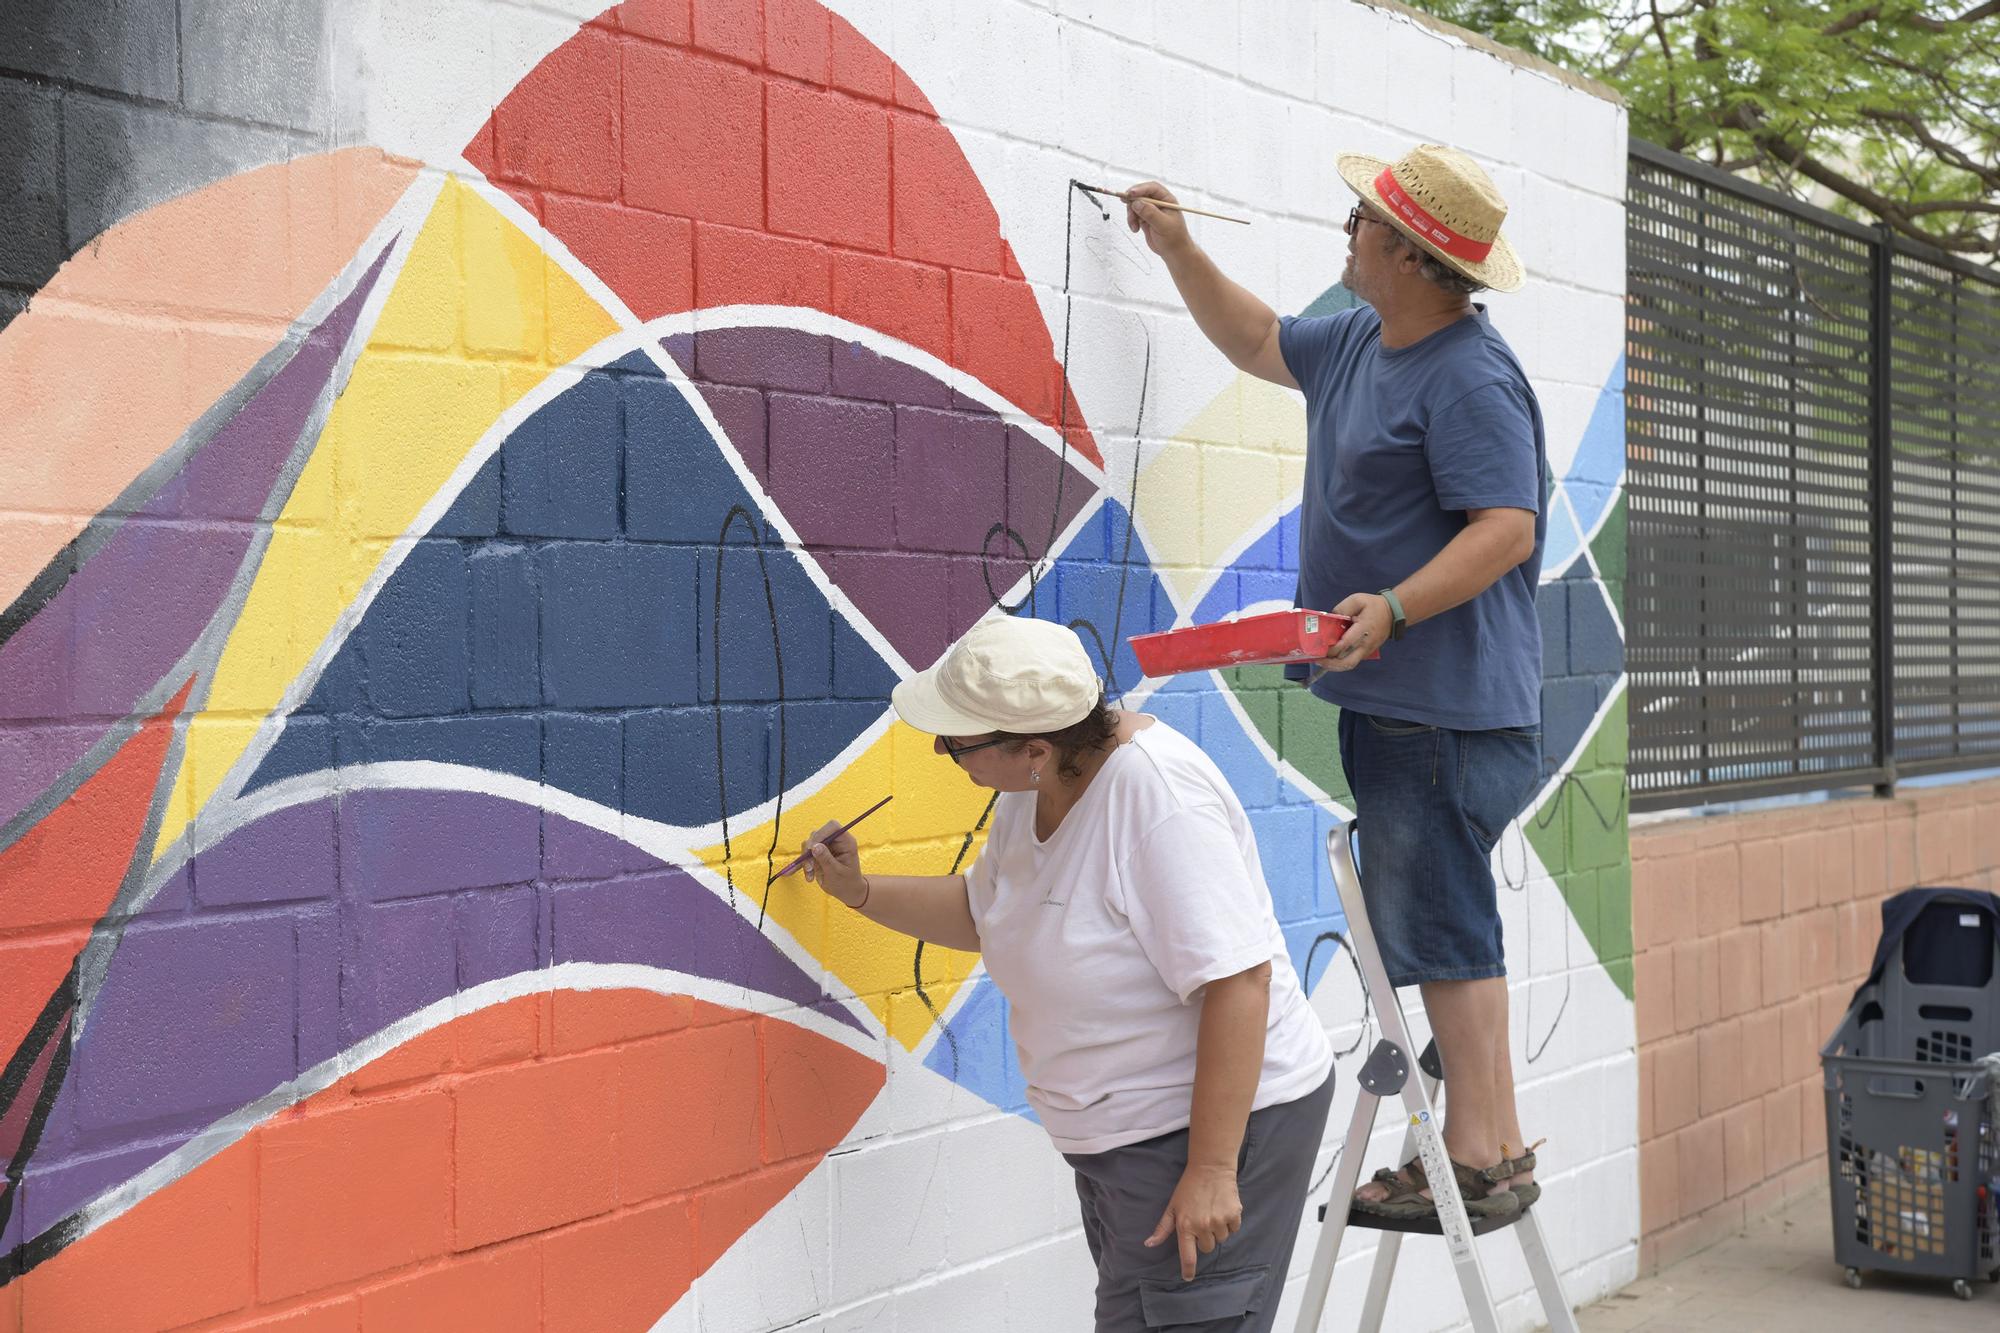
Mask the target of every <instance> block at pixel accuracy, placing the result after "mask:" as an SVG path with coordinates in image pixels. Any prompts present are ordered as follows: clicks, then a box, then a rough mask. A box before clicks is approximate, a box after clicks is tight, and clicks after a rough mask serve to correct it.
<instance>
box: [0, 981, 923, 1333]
mask: <svg viewBox="0 0 2000 1333" xmlns="http://www.w3.org/2000/svg"><path fill="white" fill-rule="evenodd" d="M543 998H544V997H542V996H540V995H528V996H522V997H520V998H517V999H514V1000H509V1001H506V1002H503V1003H501V1004H497V1005H492V1006H489V1007H488V1008H486V1009H482V1010H480V1011H478V1012H476V1013H473V1014H468V1015H466V1016H465V1017H463V1018H460V1019H458V1020H455V1021H454V1022H453V1023H450V1024H447V1025H445V1026H444V1027H442V1028H439V1029H435V1030H434V1031H433V1033H432V1034H430V1035H431V1036H432V1037H437V1036H438V1035H439V1034H444V1033H450V1034H451V1036H452V1040H441V1039H440V1040H430V1041H422V1040H420V1041H419V1042H413V1043H409V1045H411V1046H419V1047H420V1048H421V1049H423V1050H426V1051H428V1052H429V1058H430V1060H431V1063H432V1071H431V1074H430V1076H429V1077H430V1079H431V1080H434V1081H433V1082H428V1083H426V1085H425V1086H424V1087H422V1088H420V1089H418V1090H416V1091H415V1092H411V1091H410V1090H407V1089H406V1090H401V1091H398V1092H394V1093H384V1094H377V1095H372V1096H365V1097H357V1096H356V1095H355V1093H354V1092H353V1091H352V1086H351V1084H350V1083H349V1082H342V1083H337V1084H335V1085H334V1086H333V1087H331V1088H329V1089H327V1090H326V1091H325V1092H322V1093H320V1094H318V1095H317V1096H315V1097H312V1098H310V1099H308V1100H307V1101H305V1102H302V1103H300V1104H299V1105H298V1106H297V1107H294V1108H293V1109H291V1110H290V1111H287V1112H285V1113H283V1114H281V1115H280V1116H279V1117H277V1118H276V1119H274V1120H272V1121H270V1122H267V1123H266V1124H264V1125H263V1126H260V1127H259V1128H258V1129H257V1130H255V1131H253V1132H252V1133H251V1134H250V1135H248V1136H246V1137H245V1138H244V1139H242V1140H241V1141H239V1142H237V1143H235V1144H232V1145H231V1146H229V1147H227V1148H225V1149H223V1150H222V1151H221V1152H220V1153H218V1154H217V1155H216V1156H215V1157H213V1158H211V1159H210V1160H209V1161H207V1162H205V1163H203V1164H202V1165H201V1166H199V1167H196V1168H195V1169H194V1170H193V1171H191V1172H189V1173H188V1174H187V1175H186V1176H184V1177H182V1178H181V1179H179V1180H177V1181H174V1182H173V1183H171V1184H169V1185H166V1186H164V1187H163V1188H161V1189H159V1190H157V1191H156V1192H154V1193H153V1194H152V1195H150V1196H148V1197H147V1198H145V1199H142V1200H141V1201H140V1202H139V1203H138V1204H137V1205H135V1206H134V1207H133V1208H132V1209H131V1210H130V1211H128V1212H126V1213H125V1214H123V1215H121V1216H120V1217H117V1218H115V1219H113V1220H112V1221H110V1222H107V1223H106V1224H104V1225H103V1226H102V1227H100V1228H98V1229H97V1230H96V1231H93V1232H92V1233H90V1234H89V1235H87V1236H85V1237H84V1238H83V1239H82V1240H80V1241H77V1242H76V1243H75V1244H73V1245H71V1246H70V1247H68V1248H67V1249H65V1250H63V1251H62V1252H60V1253H58V1254H57V1255H56V1256H55V1257H53V1258H51V1259H50V1260H48V1261H47V1262H45V1263H43V1264H41V1265H40V1266H38V1267H37V1268H35V1269H34V1270H33V1271H31V1272H30V1273H29V1274H28V1275H27V1276H26V1277H24V1278H22V1279H20V1280H19V1281H17V1282H16V1283H14V1284H13V1285H12V1286H11V1287H8V1288H0V1297H4V1296H5V1295H7V1294H9V1293H12V1294H14V1295H15V1298H16V1299H18V1300H21V1301H22V1302H23V1303H24V1309H25V1312H26V1317H27V1319H28V1321H29V1323H30V1326H32V1327H44V1326H46V1327H50V1328H72V1327H75V1328H117V1329H120V1330H128V1329H129V1330H132V1331H133V1333H139V1331H140V1330H145V1329H154V1328H164V1327H171V1326H174V1325H178V1324H181V1323H185V1322H191V1321H194V1320H201V1319H214V1320H216V1321H217V1322H216V1323H214V1324H212V1325H210V1326H211V1327H230V1328H236V1327H243V1326H246V1325H254V1326H256V1327H270V1328H274V1329H278V1328H282V1329H286V1330H288V1333H289V1331H290V1330H293V1329H295V1328H296V1329H312V1330H315V1331H317V1330H319V1329H322V1328H324V1329H327V1330H333V1329H343V1330H344V1329H351V1328H353V1327H354V1324H353V1322H352V1318H353V1315H352V1311H353V1306H352V1305H351V1304H350V1303H345V1302H344V1300H343V1298H344V1297H345V1296H346V1295H347V1292H346V1290H345V1289H346V1288H348V1287H352V1286H354V1285H356V1284H364V1285H363V1289H362V1290H361V1291H360V1293H359V1296H360V1302H361V1320H362V1324H363V1326H364V1327H383V1328H389V1327H398V1328H409V1327H480V1328H499V1327H509V1326H511V1325H510V1324H505V1323H503V1322H502V1317H503V1316H504V1317H505V1318H506V1319H513V1318H516V1317H519V1318H520V1321H521V1323H522V1326H524V1327H528V1326H533V1323H534V1321H533V1319H531V1318H529V1317H528V1316H529V1315H531V1314H534V1313H535V1312H536V1311H537V1310H539V1311H540V1313H541V1316H542V1318H543V1320H544V1326H545V1327H547V1328H549V1329H569V1328H619V1327H631V1328H640V1329H642V1328H645V1327H648V1326H649V1325H650V1324H651V1323H652V1322H654V1320H656V1319H657V1318H658V1317H659V1316H660V1315H661V1314H663V1313H665V1312H666V1311H667V1310H668V1309H670V1308H671V1307H672V1306H673V1305H674V1303H675V1302H676V1301H678V1300H679V1299H680V1297H681V1296H682V1295H683V1294H684V1293H685V1292H686V1291H687V1289H688V1287H689V1285H690V1284H691V1283H692V1282H693V1281H694V1279H695V1278H696V1277H698V1276H700V1275H701V1273H702V1272H703V1271H705V1270H706V1269H707V1268H708V1266H709V1265H710V1264H712V1263H713V1262H714V1260H715V1259H716V1258H717V1257H718V1256H719V1255H721V1254H722V1253H723V1252H724V1251H726V1250H727V1249H728V1248H729V1247H730V1246H731V1245H733V1244H734V1243H735V1242H736V1240H737V1239H739V1238H740V1237H741V1236H742V1234H743V1233H744V1232H745V1231H746V1230H748V1229H749V1228H750V1227H751V1226H752V1225H754V1224H755V1223H756V1221H757V1219H758V1218H760V1217H762V1216H763V1215H764V1214H765V1213H766V1212H768V1211H769V1210H770V1209H771V1207H772V1206H773V1205H774V1204H776V1203H777V1202H778V1201H779V1200H781V1199H783V1198H784V1197H785V1195H786V1194H787V1193H789V1192H790V1191H791V1190H792V1189H793V1188H794V1187H795V1186H796V1185H797V1183H798V1182H799V1181H800V1180H801V1179H803V1178H804V1177H805V1176H806V1174H807V1173H809V1172H810V1171H811V1170H812V1169H813V1168H814V1166H816V1165H817V1164H818V1162H819V1161H820V1159H821V1158H823V1157H824V1156H825V1154H826V1152H827V1150H828V1149H830V1148H832V1147H834V1146H835V1145H837V1144H838V1143H839V1142H840V1141H841V1139H842V1138H844V1137H845V1136H846V1135H847V1133H848V1131H849V1130H851V1129H852V1128H853V1126H854V1123H855V1121H856V1120H858V1119H859V1118H860V1116H861V1113H862V1112H863V1111H864V1110H866V1109H867V1107H868V1104H869V1103H870V1102H872V1101H873V1100H874V1099H875V1096H876V1095H877V1093H879V1092H880V1091H881V1088H882V1084H883V1079H884V1070H883V1067H882V1066H881V1065H880V1064H879V1063H878V1062H876V1061H875V1060H873V1059H871V1058H869V1057H868V1056H866V1055H863V1054H860V1053H858V1052H856V1051H853V1050H850V1049H849V1048H848V1047H846V1046H844V1045H842V1044H841V1043H839V1042H836V1041H831V1040H829V1039H827V1038H825V1037H822V1036H820V1035H818V1034H817V1033H814V1032H810V1031H808V1030H806V1029H804V1028H800V1027H797V1026H794V1025H793V1024H791V1023H787V1022H785V1021H784V1020H782V1019H779V1018H771V1017H764V1016H756V1015H750V1014H745V1013H742V1012H740V1011H735V1010H731V1009H727V1008H724V1007H721V1006H717V1005H711V1004H707V1003H704V1002H701V1001H696V1000H691V999H689V998H688V997H685V996H672V995H655V994H652V993H650V992H637V991H560V992H557V998H558V1003H556V1004H555V1005H554V1010H555V1012H556V1013H558V1014H562V1015H565V1021H567V1023H568V1024H569V1025H570V1030H571V1031H572V1032H573V1033H575V1034H578V1035H582V1034H589V1035H593V1036H599V1037H606V1038H612V1039H615V1038H616V1036H617V1034H619V1033H621V1032H662V1033H665V1034H667V1035H665V1036H657V1037H647V1038H644V1039H643V1040H642V1042H641V1043H640V1044H641V1045H642V1046H646V1047H652V1046H664V1045H670V1044H672V1043H675V1042H684V1041H686V1040H687V1039H689V1038H694V1037H697V1036H700V1035H702V1034H710V1035H709V1036H708V1037H707V1039H706V1040H705V1041H704V1042H702V1043H698V1044H690V1045H687V1046H686V1047H685V1048H683V1049H682V1050H681V1055H682V1057H683V1058H682V1060H681V1061H680V1063H679V1065H678V1067H677V1070H678V1072H677V1073H676V1074H675V1077H676V1078H677V1079H678V1080H679V1081H680V1082H681V1083H683V1084H685V1089H684V1090H683V1091H682V1092H681V1093H679V1094H677V1096H676V1099H675V1100H676V1104H683V1105H684V1104H688V1103H690V1102H692V1101H693V1100H694V1099H695V1097H697V1096H701V1095H705V1096H707V1097H709V1098H710V1099H713V1100H715V1101H718V1102H721V1103H723V1104H726V1105H729V1106H732V1107H737V1108H743V1107H746V1106H747V1108H748V1109H747V1110H740V1112H739V1117H738V1119H737V1120H736V1121H735V1122H734V1123H733V1125H727V1126H722V1127H721V1129H722V1131H723V1140H722V1143H721V1144H720V1145H717V1142H716V1140H714V1139H713V1138H711V1139H710V1140H709V1142H710V1143H711V1145H712V1146H717V1147H718V1150H726V1151H728V1152H729V1153H730V1155H731V1156H730V1160H731V1161H732V1162H735V1163H738V1164H746V1165H745V1166H744V1169H743V1170H742V1171H741V1172H740V1173H738V1174H735V1175H732V1176H730V1177H729V1178H728V1179H726V1180H721V1181H715V1182H711V1183H709V1184H707V1185H706V1186H705V1187H703V1188H701V1189H697V1190H694V1191H692V1192H689V1193H682V1194H676V1195H673V1196H671V1197H670V1198H667V1199H664V1200H656V1201H648V1202H645V1203H643V1204H642V1205H641V1206H638V1207H629V1206H622V1205H621V1204H620V1203H619V1202H618V1201H616V1200H614V1199H613V1198H612V1197H611V1196H610V1193H609V1188H608V1184H607V1183H600V1182H608V1181H609V1179H610V1178H611V1174H612V1173H611V1169H610V1164H612V1163H614V1162H616V1161H619V1157H618V1154H619V1153H620V1152H622V1151H624V1149H625V1148H626V1147H627V1144H626V1142H625V1140H627V1139H629V1138H630V1137H631V1136H633V1135H642V1136H644V1137H646V1138H648V1139H651V1140H653V1141H655V1143H656V1144H657V1143H658V1142H664V1141H668V1140H673V1139H675V1138H677V1137H678V1136H679V1135H680V1134H682V1133H683V1131H684V1130H685V1128H686V1127H685V1126H684V1125H681V1124H677V1123H674V1122H672V1121H659V1120H654V1121H651V1122H639V1121H634V1120H628V1119H625V1118H621V1117H620V1116H618V1115H617V1114H615V1111H614V1100H613V1098H612V1096H611V1094H612V1092H613V1090H614V1089H615V1088H616V1086H617V1085H616V1082H615V1079H616V1075H617V1073H618V1067H617V1063H616V1062H617V1061H618V1059H619V1057H620V1056H621V1055H623V1054H624V1053H625V1052H624V1050H622V1049H610V1050H602V1051H597V1052H594V1053H590V1054H585V1055H581V1056H574V1057H569V1058H562V1059H553V1060H540V1061H530V1062H526V1063H521V1064H516V1065H511V1066H506V1067H503V1068H499V1069H488V1070H482V1071H479V1072H477V1073H471V1074H467V1073H462V1072H456V1071H455V1070H454V1068H453V1066H452V1063H451V1062H452V1061H453V1059H454V1058H455V1056H454V1052H456V1051H459V1050H461V1049H462V1048H463V1047H464V1046H466V1045H468V1044H469V1045H472V1046H474V1047H484V1046H486V1045H487V1044H489V1042H490V1040H491V1038H490V1036H479V1035H477V1032H476V1030H479V1029H490V1030H491V1031H492V1032H507V1031H513V1030H517V1028H518V1025H519V1024H520V1023H521V1022H522V1015H523V1014H524V1013H530V1012H535V1006H536V1005H537V1004H538V1003H539V1002H540V1001H541V1000H542V999H543ZM454 1030H457V1031H454ZM467 1034H473V1035H472V1037H471V1039H470V1041H466V1040H461V1038H465V1037H466V1036H467ZM394 1054H395V1053H394V1052H391V1053H387V1054H385V1056H383V1057H380V1058H390V1057H391V1056H393V1055H394ZM405 1072H406V1073H407V1072H409V1070H408V1068H407V1067H406V1070H405ZM716 1078H727V1079H732V1080H740V1081H742V1082H743V1083H744V1084H745V1085H746V1089H747V1096H745V1095H742V1094H739V1093H735V1092H732V1090H731V1089H730V1088H729V1087H727V1086H716V1085H715V1084H714V1083H713V1082H712V1081H711V1080H714V1079H716ZM766 1121H771V1122H775V1123H778V1124H781V1125H782V1126H783V1138H782V1145H783V1151H784V1152H785V1153H787V1154H788V1156H786V1157H785V1159H784V1160H783V1161H782V1162H781V1163H780V1164H778V1165H775V1166H766V1165H760V1164H759V1162H758V1159H759V1157H760V1156H764V1155H766V1152H767V1149H766V1147H765V1145H766V1143H767V1139H766V1138H765V1136H764V1135H763V1133H762V1125H763V1123H764V1122H766ZM731 1136H733V1137H734V1139H735V1140H736V1141H737V1143H736V1145H735V1146H731V1145H730V1144H729V1139H730V1137H731ZM745 1144H747V1151H746V1149H745V1148H744V1147H743V1146H741V1145H745ZM524 1158H525V1159H527V1160H524ZM454 1171H455V1174H453V1172H454ZM561 1176H571V1177H580V1179H571V1180H562V1179H558V1177H561ZM551 1196H553V1197H551ZM253 1197H254V1202H255V1216H256V1218H257V1224H256V1226H255V1228H254V1230H253V1227H252V1223H251V1218H252V1215H253V1214H252V1203H253ZM454 1209H455V1210H456V1213H457V1218H458V1226H459V1231H460V1234H459V1235H458V1236H457V1238H456V1248H454V1243H453V1240H452V1238H451V1237H450V1235H449V1232H448V1226H447V1223H446V1222H445V1220H444V1219H445V1218H446V1217H447V1216H448V1215H449V1214H450V1213H451V1212H452V1211H453V1210H454ZM584 1209H589V1210H592V1211H591V1212H589V1213H587V1214H585V1213H582V1212H581V1210H584ZM551 1212H554V1213H558V1214H560V1213H569V1214H577V1215H578V1218H579V1220H577V1221H574V1222H568V1223H559V1222H556V1221H553V1220H552V1219H551ZM468 1214H469V1215H470V1216H469V1218H468ZM468 1223H470V1226H471V1230H472V1234H467V1228H468ZM508 1228H516V1229H519V1228H526V1229H527V1230H531V1231H533V1232H534V1233H535V1234H534V1235H532V1236H526V1235H524V1238H523V1239H522V1240H520V1241H518V1242H509V1243H503V1244H499V1245H490V1244H487V1243H486V1241H485V1240H483V1239H482V1238H481V1235H480V1234H479V1233H480V1232H481V1231H482V1230H483V1231H485V1232H494V1231H496V1230H505V1229H508ZM517 1234H519V1233H517ZM474 1246H483V1248H479V1249H478V1250H477V1251H476V1253H466V1252H465V1251H467V1250H469V1249H472V1248H473V1247H474ZM253 1265H254V1269H255V1274H256V1279H257V1284H256V1288H255V1291H254V1298H255V1300H254V1303H253V1291H252V1286H251V1277H252V1272H253ZM538 1283H539V1288H537V1284H538ZM329 1288H331V1289H332V1290H330V1291H329V1290H328V1289H329ZM538 1289H539V1292H540V1296H539V1298H537V1297H536V1296H535V1294H534V1293H535V1292H536V1291H537V1290H538ZM489 1299H491V1300H492V1302H493V1304H492V1305H491V1307H490V1308H489V1306H488V1305H487V1304H486V1302H487V1301H488V1300H489ZM302 1302H303V1304H302ZM4 1308H5V1307H4V1306H0V1309H4ZM471 1309H477V1310H480V1311H482V1312H486V1313H482V1315H481V1316H480V1317H478V1318H474V1319H471V1320H470V1321H468V1320H466V1319H465V1318H463V1317H458V1316H460V1315H462V1312H463V1311H466V1310H471ZM442 1312H452V1313H453V1314H454V1317H453V1318H451V1319H450V1320H449V1321H447V1320H446V1319H445V1317H444V1314H443V1313H442ZM489 1316H490V1317H489ZM38 1319H40V1320H42V1321H44V1322H41V1323H37V1322H36V1321H37V1320H38ZM322 1320H323V1321H325V1322H321V1321H322ZM264 1321H270V1322H268V1323H266V1322H264ZM292 1321H304V1322H299V1323H294V1322H292Z"/></svg>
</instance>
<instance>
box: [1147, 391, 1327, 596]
mask: <svg viewBox="0 0 2000 1333" xmlns="http://www.w3.org/2000/svg"><path fill="white" fill-rule="evenodd" d="M1305 454H1306V410H1305V401H1304V400H1303V399H1302V398H1300V397H1299V395H1298V394H1297V393H1296V392H1294V391H1293V390H1291V389H1287V388H1284V387H1283V386H1281V385H1277V384H1273V383H1271V382H1270V381H1269V380H1261V379H1258V378H1257V377H1255V376H1254V375H1239V376H1237V378H1236V380H1235V381H1234V382H1233V383H1231V384H1229V385H1227V386H1225V387H1224V388H1223V390H1222V392H1221V393H1219V394H1217V395H1216V396H1215V397H1214V398H1213V399H1212V400H1210V402H1209V404H1208V406H1206V407H1204V408H1202V410H1201V411H1199V412H1197V413H1196V414H1195V415H1194V417H1193V418H1192V419H1191V420H1189V422H1188V423H1187V425H1185V426H1183V427H1182V428H1181V429H1180V431H1179V432H1178V433H1176V434H1175V436H1174V438H1173V439H1172V440H1170V441H1168V443H1167V445H1166V447H1165V448H1163V449H1161V450H1160V452H1159V454H1158V455H1156V456H1155V457H1154V459H1153V461H1152V462H1151V463H1149V464H1147V466H1146V469H1145V471H1143V472H1141V473H1140V474H1139V496H1140V499H1139V513H1138V519H1139V526H1140V527H1141V529H1142V530H1143V531H1144V532H1145V536H1146V549H1147V551H1149V552H1150V553H1151V554H1152V556H1153V561H1154V568H1155V569H1157V570H1158V571H1159V574H1160V577H1161V578H1162V579H1163V580H1165V581H1166V583H1167V585H1168V586H1169V587H1170V588H1171V589H1172V590H1173V591H1174V593H1175V594H1176V595H1177V596H1178V597H1179V598H1180V599H1181V601H1182V602H1183V603H1188V602H1191V601H1192V600H1193V599H1194V598H1195V596H1196V595H1197V594H1198V593H1199V592H1200V591H1201V586H1202V584H1203V583H1204V582H1206V581H1207V579H1208V578H1209V576H1210V574H1211V572H1212V571H1213V570H1214V568H1215V566H1216V565H1217V564H1219V563H1220V562H1221V561H1222V559H1223V558H1224V557H1225V556H1226V555H1227V554H1228V553H1229V551H1230V550H1231V548H1232V547H1235V546H1236V545H1237V544H1238V543H1240V542H1241V541H1243V539H1244V538H1246V537H1250V536H1253V535H1255V534H1253V533H1252V532H1251V531H1250V529H1251V527H1252V526H1254V525H1255V524H1258V523H1260V522H1264V521H1265V520H1267V519H1269V518H1270V516H1271V513H1272V511H1273V510H1274V509H1276V508H1277V507H1278V506H1279V505H1280V504H1282V503H1284V502H1286V501H1291V502H1296V501H1297V500H1298V497H1299V488H1300V487H1301V486H1303V485H1304V484H1305V463H1306V460H1305Z"/></svg>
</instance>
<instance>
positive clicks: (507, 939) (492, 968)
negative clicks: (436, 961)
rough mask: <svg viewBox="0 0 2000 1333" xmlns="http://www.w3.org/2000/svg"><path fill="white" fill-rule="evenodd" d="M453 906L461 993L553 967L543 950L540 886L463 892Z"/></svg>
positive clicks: (545, 951)
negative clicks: (492, 982) (456, 915)
mask: <svg viewBox="0 0 2000 1333" xmlns="http://www.w3.org/2000/svg"><path fill="white" fill-rule="evenodd" d="M453 906H454V907H456V908H457V911H458V921H457V924H456V927H455V929H456V933H457V936H458V987H459V989H460V990H464V989H466V988H468V987H471V986H481V985H484V984H485V983H487V982H489V981H498V980H499V979H500V978H502V977H511V976H514V975H515V974H516V973H520V972H532V971H534V970H535V969H536V968H538V967H545V966H547V965H548V961H549V960H548V951H547V950H545V949H544V948H542V946H541V935H542V932H541V917H542V904H541V898H540V895H539V893H538V891H537V890H535V889H534V888H532V887H522V888H516V889H495V890H493V891H491V892H488V893H468V894H461V895H459V897H458V898H457V900H456V901H455V902H454V904H453Z"/></svg>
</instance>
